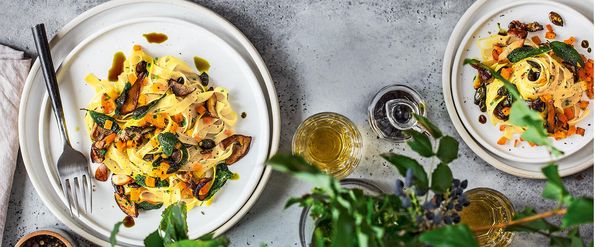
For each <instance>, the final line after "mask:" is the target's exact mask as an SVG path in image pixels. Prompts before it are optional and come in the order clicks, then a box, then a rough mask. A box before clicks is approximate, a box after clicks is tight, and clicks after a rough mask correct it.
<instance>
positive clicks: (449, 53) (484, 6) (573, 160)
mask: <svg viewBox="0 0 595 247" xmlns="http://www.w3.org/2000/svg"><path fill="white" fill-rule="evenodd" d="M516 2H519V1H513V0H502V1H487V0H478V1H476V2H475V3H474V4H473V5H471V6H470V7H469V9H467V11H466V12H465V13H464V14H463V16H462V17H461V19H460V20H459V22H458V23H457V24H456V26H455V27H454V30H453V32H452V35H451V37H450V38H449V41H448V45H447V47H446V50H445V53H444V59H443V66H442V85H443V95H444V100H445V103H446V108H447V110H448V113H449V115H450V118H451V121H452V122H453V125H454V127H455V129H456V130H457V132H458V133H459V135H460V136H461V138H462V139H463V140H464V141H465V143H466V144H467V146H469V148H471V150H473V152H475V153H476V154H477V155H478V156H479V157H480V158H482V159H483V160H485V161H486V162H488V163H489V164H491V165H492V166H494V167H495V168H497V169H500V170H502V171H504V172H506V173H509V174H512V175H515V176H520V177H526V178H539V179H543V178H544V176H543V174H542V173H541V167H542V165H545V164H546V163H540V164H535V163H523V162H516V161H511V160H507V159H505V158H502V157H498V156H497V155H495V154H493V153H492V152H490V151H489V150H488V149H486V148H485V147H483V146H482V145H481V144H479V143H478V141H476V139H475V138H474V136H472V135H471V134H470V133H469V131H468V130H467V129H466V128H465V126H463V123H462V121H461V118H460V116H459V113H458V112H457V111H456V109H455V106H454V102H453V94H452V88H451V72H452V69H453V61H454V58H455V56H454V54H455V53H456V51H457V50H456V48H457V47H458V46H459V44H460V42H461V40H462V39H463V35H465V34H466V33H467V32H466V30H469V29H470V28H471V26H472V25H474V24H475V23H476V22H479V20H480V19H481V17H483V16H485V15H488V14H489V13H490V12H492V11H493V10H494V9H497V8H500V7H501V6H504V5H507V4H510V3H516ZM542 2H545V3H548V2H551V1H542ZM561 2H564V3H565V4H567V5H569V6H572V7H574V8H575V9H576V10H578V11H580V12H581V13H593V5H592V4H591V3H589V2H586V1H580V0H563V1H561ZM557 163H558V166H559V171H560V175H561V176H568V175H572V174H575V173H577V172H580V171H582V170H584V169H586V168H588V167H590V166H592V165H593V142H592V141H591V143H590V144H588V145H586V146H585V147H584V148H583V149H581V150H580V151H578V152H576V153H575V154H574V155H571V156H569V157H566V158H563V159H561V160H559V161H557Z"/></svg>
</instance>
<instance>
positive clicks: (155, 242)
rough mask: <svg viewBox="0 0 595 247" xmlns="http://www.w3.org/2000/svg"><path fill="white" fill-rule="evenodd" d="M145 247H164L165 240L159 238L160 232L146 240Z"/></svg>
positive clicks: (154, 233) (150, 235) (155, 232)
mask: <svg viewBox="0 0 595 247" xmlns="http://www.w3.org/2000/svg"><path fill="white" fill-rule="evenodd" d="M144 244H145V247H163V238H161V236H159V232H158V231H157V230H155V231H154V232H152V233H151V234H149V236H147V237H146V238H145V241H144Z"/></svg>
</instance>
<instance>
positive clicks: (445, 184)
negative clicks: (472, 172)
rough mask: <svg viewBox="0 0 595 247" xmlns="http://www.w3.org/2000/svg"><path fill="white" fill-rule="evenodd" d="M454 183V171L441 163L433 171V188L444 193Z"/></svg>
mask: <svg viewBox="0 0 595 247" xmlns="http://www.w3.org/2000/svg"><path fill="white" fill-rule="evenodd" d="M451 184H452V171H451V170H450V168H449V167H448V166H447V165H445V164H443V163H440V164H439V165H438V166H437V167H436V169H435V170H434V172H432V190H433V191H434V192H437V193H444V192H445V191H446V190H447V189H448V188H450V185H451Z"/></svg>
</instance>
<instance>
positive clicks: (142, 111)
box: [131, 94, 185, 120]
mask: <svg viewBox="0 0 595 247" xmlns="http://www.w3.org/2000/svg"><path fill="white" fill-rule="evenodd" d="M163 97H165V94H163V95H162V96H161V97H159V98H158V99H156V100H153V101H151V102H149V104H146V105H144V106H141V107H137V108H136V109H134V111H132V113H131V114H132V118H133V119H141V118H143V117H144V116H145V115H147V113H148V112H149V110H151V108H153V107H154V106H155V105H157V103H159V101H160V100H161V99H163ZM184 120H185V119H184Z"/></svg>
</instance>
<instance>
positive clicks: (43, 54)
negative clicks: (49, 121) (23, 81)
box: [32, 23, 70, 145]
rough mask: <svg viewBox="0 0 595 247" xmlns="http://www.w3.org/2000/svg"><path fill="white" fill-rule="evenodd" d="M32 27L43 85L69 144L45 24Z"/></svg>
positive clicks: (59, 128) (65, 139)
mask: <svg viewBox="0 0 595 247" xmlns="http://www.w3.org/2000/svg"><path fill="white" fill-rule="evenodd" d="M32 29H33V38H34V40H35V47H36V48H37V53H38V54H39V61H40V62H41V69H42V71H43V77H44V79H45V86H46V88H47V90H48V94H49V96H50V101H51V102H52V108H53V109H54V116H55V117H56V122H57V123H58V130H59V131H60V135H61V137H62V141H63V142H64V145H70V140H69V139H68V132H67V131H66V121H65V119H64V110H63V109H62V99H61V98H60V89H59V87H58V80H57V79H56V71H55V70H54V63H53V62H52V55H51V53H50V46H49V43H48V38H47V35H46V33H45V26H44V25H43V23H42V24H37V25H35V27H33V28H32Z"/></svg>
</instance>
